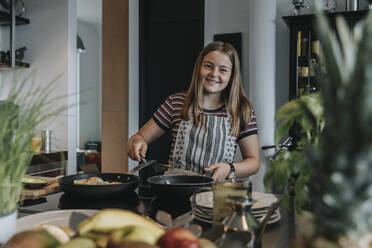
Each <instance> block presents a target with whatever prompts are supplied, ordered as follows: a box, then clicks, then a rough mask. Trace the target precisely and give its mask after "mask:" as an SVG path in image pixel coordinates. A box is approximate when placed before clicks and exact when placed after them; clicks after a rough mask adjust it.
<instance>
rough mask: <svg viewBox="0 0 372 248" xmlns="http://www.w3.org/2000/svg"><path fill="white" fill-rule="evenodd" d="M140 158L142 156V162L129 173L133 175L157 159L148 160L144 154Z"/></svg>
mask: <svg viewBox="0 0 372 248" xmlns="http://www.w3.org/2000/svg"><path fill="white" fill-rule="evenodd" d="M140 158H141V161H140V163H139V164H138V165H137V166H136V167H134V168H133V169H131V170H130V171H128V173H127V174H130V175H133V174H134V173H136V172H137V171H138V170H140V169H143V168H145V167H147V166H149V165H151V164H153V163H155V162H156V161H155V160H149V161H147V160H146V158H145V157H143V156H142V155H140Z"/></svg>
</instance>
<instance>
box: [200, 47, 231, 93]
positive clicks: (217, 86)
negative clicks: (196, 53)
mask: <svg viewBox="0 0 372 248" xmlns="http://www.w3.org/2000/svg"><path fill="white" fill-rule="evenodd" d="M231 72H232V63H231V61H230V59H229V57H228V56H227V55H226V54H224V53H223V52H220V51H216V50H215V51H212V52H210V53H208V54H207V55H206V56H205V57H204V59H203V62H202V65H201V69H200V76H201V79H202V80H203V90H204V94H221V92H222V91H223V90H224V89H225V88H226V86H227V85H228V83H229V81H230V77H231Z"/></svg>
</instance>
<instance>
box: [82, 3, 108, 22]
mask: <svg viewBox="0 0 372 248" xmlns="http://www.w3.org/2000/svg"><path fill="white" fill-rule="evenodd" d="M77 19H78V20H79V21H83V22H88V23H91V24H94V25H97V24H101V23H102V0H77Z"/></svg>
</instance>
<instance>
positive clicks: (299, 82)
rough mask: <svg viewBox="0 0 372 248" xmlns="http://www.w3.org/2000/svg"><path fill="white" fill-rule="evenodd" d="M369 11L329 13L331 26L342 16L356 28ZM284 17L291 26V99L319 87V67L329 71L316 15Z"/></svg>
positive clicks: (350, 25)
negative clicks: (323, 62)
mask: <svg viewBox="0 0 372 248" xmlns="http://www.w3.org/2000/svg"><path fill="white" fill-rule="evenodd" d="M367 13H368V10H363V11H349V12H337V13H329V14H327V17H328V19H329V20H330V23H331V26H332V27H334V26H335V17H336V16H338V15H341V16H343V17H345V20H346V22H347V23H348V24H349V27H350V28H351V29H352V28H353V27H354V26H355V24H356V23H357V22H358V21H359V20H361V19H362V18H363V17H364V16H365V15H366V14H367ZM283 20H284V21H285V23H286V24H287V25H288V27H289V29H290V44H289V46H290V49H289V50H290V54H289V56H290V57H289V61H290V62H289V80H290V82H289V98H290V100H292V99H295V98H298V97H300V96H301V95H303V94H308V93H312V92H316V91H318V90H319V82H317V79H316V77H315V70H314V69H315V67H316V66H319V68H320V70H319V71H320V72H321V73H325V71H324V70H323V69H322V65H321V64H320V60H319V58H320V56H321V49H320V47H321V44H320V42H319V38H318V37H317V35H316V32H315V31H314V24H315V14H310V15H299V16H284V17H283Z"/></svg>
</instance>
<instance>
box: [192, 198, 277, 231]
mask: <svg viewBox="0 0 372 248" xmlns="http://www.w3.org/2000/svg"><path fill="white" fill-rule="evenodd" d="M252 198H253V199H254V200H256V202H255V203H254V204H253V206H252V208H251V210H252V215H253V216H254V217H255V218H256V219H257V220H260V219H261V218H262V217H264V216H265V215H266V212H267V210H268V208H269V207H270V205H271V204H272V203H274V202H276V201H277V200H278V199H277V198H276V197H275V196H274V195H273V194H267V193H260V192H253V193H252ZM191 200H192V199H191ZM191 206H192V212H193V214H194V216H195V219H197V220H200V221H202V222H206V223H212V219H213V192H212V191H206V192H202V193H199V194H196V195H195V204H191ZM278 220H280V212H279V209H276V210H275V211H274V213H273V214H272V215H271V217H270V220H269V222H268V224H272V223H275V222H277V221H278Z"/></svg>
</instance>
